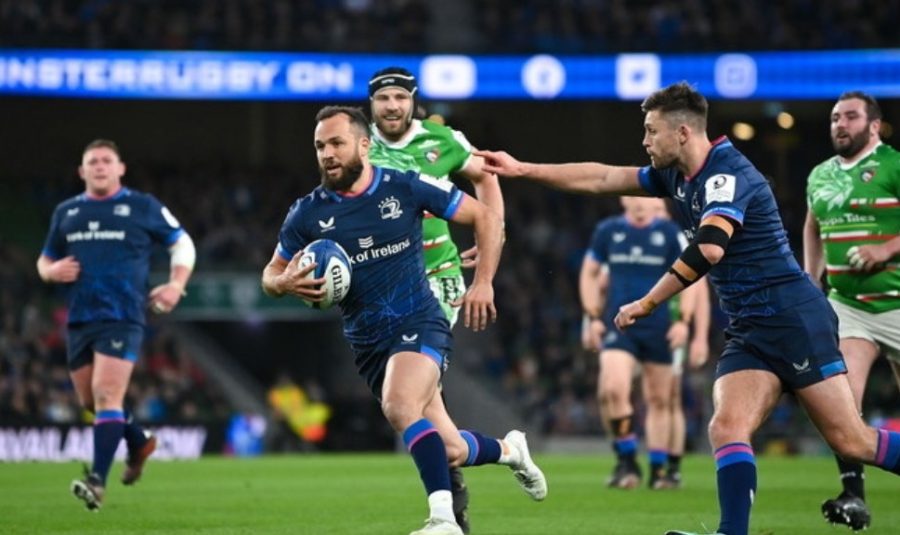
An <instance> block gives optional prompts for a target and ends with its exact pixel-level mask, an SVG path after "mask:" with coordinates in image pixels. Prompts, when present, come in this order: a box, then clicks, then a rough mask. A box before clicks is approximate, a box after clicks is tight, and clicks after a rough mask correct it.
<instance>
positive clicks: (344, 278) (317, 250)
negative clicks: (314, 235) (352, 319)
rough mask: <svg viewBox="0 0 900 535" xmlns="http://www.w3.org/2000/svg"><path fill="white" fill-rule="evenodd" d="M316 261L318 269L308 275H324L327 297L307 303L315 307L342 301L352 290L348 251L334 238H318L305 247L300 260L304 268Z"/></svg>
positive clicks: (327, 305) (324, 288) (329, 306)
mask: <svg viewBox="0 0 900 535" xmlns="http://www.w3.org/2000/svg"><path fill="white" fill-rule="evenodd" d="M313 262H315V263H316V269H314V270H312V271H311V272H310V273H309V275H307V277H309V278H311V279H319V278H322V277H324V278H325V283H324V284H323V285H322V289H323V290H325V297H324V298H323V299H322V301H320V302H318V303H307V304H308V305H310V306H312V307H313V308H321V309H325V308H331V306H332V305H334V304H335V303H340V302H341V301H342V300H343V299H344V297H346V296H347V293H348V292H349V291H350V273H351V272H352V269H351V267H350V257H349V256H347V251H344V248H343V247H341V246H340V245H338V243H337V242H335V241H332V240H316V241H314V242H312V243H310V244H309V245H307V246H306V247H305V248H304V249H303V254H302V255H301V256H300V259H299V261H298V263H299V267H301V268H303V267H305V266H308V265H309V264H311V263H313Z"/></svg>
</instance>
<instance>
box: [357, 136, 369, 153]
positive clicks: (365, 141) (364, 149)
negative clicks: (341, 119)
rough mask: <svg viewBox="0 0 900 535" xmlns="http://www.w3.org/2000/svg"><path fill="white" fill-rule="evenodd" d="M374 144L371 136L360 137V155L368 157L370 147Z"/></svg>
mask: <svg viewBox="0 0 900 535" xmlns="http://www.w3.org/2000/svg"><path fill="white" fill-rule="evenodd" d="M371 144H372V141H371V140H370V139H369V136H360V138H359V143H358V145H357V146H358V147H359V154H360V155H368V154H369V146H370V145H371Z"/></svg>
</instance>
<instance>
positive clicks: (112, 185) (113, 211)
mask: <svg viewBox="0 0 900 535" xmlns="http://www.w3.org/2000/svg"><path fill="white" fill-rule="evenodd" d="M78 173H79V175H80V176H81V178H82V180H84V183H85V191H84V193H82V194H80V195H77V196H75V197H73V198H71V199H68V200H66V201H64V202H62V203H60V204H59V205H58V206H57V207H56V210H55V211H54V212H53V218H52V219H51V222H50V231H49V233H48V235H47V240H46V242H45V245H44V249H43V251H42V252H41V256H40V258H38V261H37V268H38V273H39V274H40V276H41V279H43V280H44V281H45V282H48V283H57V284H62V285H64V286H65V287H66V293H67V304H68V332H67V334H68V365H69V370H70V376H71V378H72V383H73V384H74V385H75V391H76V392H77V393H78V399H79V400H80V402H81V404H82V406H83V407H84V408H85V409H87V410H88V411H91V412H93V413H94V459H93V464H92V467H91V469H90V471H88V472H87V473H86V474H85V477H84V479H80V480H75V481H73V482H72V485H71V490H72V492H73V494H74V495H75V496H76V497H77V498H79V499H80V500H82V501H83V502H84V504H85V505H86V506H87V508H88V509H90V510H94V511H97V510H99V509H100V506H101V504H102V502H103V497H104V494H105V488H106V478H107V475H108V474H109V469H110V466H111V464H112V461H113V457H114V455H115V453H116V449H117V448H118V446H119V442H120V441H121V440H122V439H123V438H124V439H125V443H126V445H127V447H128V455H127V457H126V463H125V464H126V465H125V471H124V472H123V474H122V483H124V484H126V485H131V484H133V483H134V482H136V481H137V480H138V478H140V476H141V473H142V471H143V467H144V463H145V461H146V460H147V457H149V456H150V454H152V453H153V450H154V449H155V448H156V437H154V436H153V435H152V434H151V433H150V432H149V431H145V430H144V429H141V427H140V426H138V425H137V424H135V423H134V422H133V420H132V419H131V417H130V415H128V414H127V413H126V412H125V410H124V406H123V404H124V400H125V393H126V391H127V390H128V381H129V379H130V377H131V372H132V370H133V369H134V363H135V361H136V360H137V358H138V355H139V354H140V350H141V342H142V340H143V337H144V323H145V318H144V309H145V308H146V307H147V306H149V307H150V308H151V309H152V310H153V311H154V312H156V313H158V314H164V313H168V312H171V311H172V309H173V308H175V306H176V305H177V304H178V301H179V300H180V299H181V297H182V295H183V294H184V288H185V285H187V282H188V279H189V278H190V276H191V271H192V270H193V268H194V259H195V256H196V253H195V250H194V243H193V241H191V238H190V236H189V235H188V234H187V233H186V232H185V231H184V229H182V228H181V225H180V224H179V223H178V220H177V219H175V217H174V216H173V215H172V214H171V212H169V210H168V209H167V208H166V207H165V206H163V205H162V204H160V202H159V201H158V200H157V199H156V198H155V197H153V196H152V195H148V194H145V193H141V192H138V191H135V190H132V189H129V188H126V187H123V186H122V176H123V175H124V174H125V164H124V163H123V162H122V160H121V156H120V153H119V148H118V146H117V145H116V144H115V143H114V142H112V141H109V140H105V139H98V140H95V141H92V142H91V143H90V144H88V146H87V147H86V148H85V149H84V153H83V154H82V159H81V166H80V167H79V168H78ZM154 244H161V245H164V246H166V247H168V249H169V253H170V254H171V271H170V276H169V280H168V282H166V283H164V284H161V285H159V286H157V287H155V288H153V289H152V290H151V291H150V293H149V295H148V293H147V277H148V273H149V270H150V254H151V252H152V249H153V246H154Z"/></svg>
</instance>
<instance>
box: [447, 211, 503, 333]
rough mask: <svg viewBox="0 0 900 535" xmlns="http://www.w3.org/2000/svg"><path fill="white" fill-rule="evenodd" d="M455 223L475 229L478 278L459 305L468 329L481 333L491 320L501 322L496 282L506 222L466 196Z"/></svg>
mask: <svg viewBox="0 0 900 535" xmlns="http://www.w3.org/2000/svg"><path fill="white" fill-rule="evenodd" d="M453 221H455V222H457V223H463V224H468V225H473V226H474V227H475V242H476V243H477V244H478V258H477V260H476V264H475V275H474V277H473V279H472V285H471V286H470V287H469V289H468V290H467V291H466V293H465V295H463V297H462V299H461V300H459V301H457V304H459V305H462V307H463V321H464V323H465V325H466V327H471V328H472V330H474V331H480V330H482V329H485V328H486V327H487V325H488V321H490V322H494V321H496V320H497V308H496V307H495V306H494V287H493V281H494V275H495V274H496V273H497V265H498V264H499V263H500V251H501V249H502V248H503V236H502V235H503V222H502V221H501V220H500V217H499V216H498V215H497V214H496V213H494V211H493V210H491V209H490V208H488V207H487V206H486V205H485V204H484V203H482V202H479V201H477V200H475V199H473V198H472V197H470V196H468V195H465V196H463V199H462V202H461V203H460V205H459V208H458V209H457V210H456V213H455V214H454V215H453Z"/></svg>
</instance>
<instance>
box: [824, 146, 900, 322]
mask: <svg viewBox="0 0 900 535" xmlns="http://www.w3.org/2000/svg"><path fill="white" fill-rule="evenodd" d="M898 198H900V152H897V151H896V150H894V148H893V147H890V146H888V145H885V144H883V143H882V144H880V145H878V146H877V147H876V148H875V150H873V151H872V152H871V153H869V154H868V155H866V156H864V157H863V158H862V159H860V160H859V161H858V162H856V163H855V164H853V165H849V166H847V165H841V162H840V160H839V159H838V157H837V156H835V157H832V158H830V159H828V160H826V161H824V162H822V163H821V164H819V165H818V166H816V168H815V169H813V170H812V173H810V175H809V180H808V182H807V186H806V199H807V203H808V204H809V208H810V210H811V211H812V214H813V215H814V216H815V218H816V220H817V221H818V222H819V232H820V233H821V235H822V243H823V244H824V247H825V266H826V273H827V274H828V284H829V286H831V291H830V294H829V295H830V296H831V297H833V298H834V299H836V300H838V301H840V302H842V303H845V304H847V305H849V306H852V307H855V308H858V309H860V310H865V311H867V312H873V313H877V312H884V311H887V310H894V309H897V308H900V261H898V260H900V259H898V258H897V257H894V258H892V259H890V260H889V261H888V263H887V266H886V267H885V268H884V269H883V270H879V271H873V272H868V273H866V272H863V271H859V270H856V269H854V268H852V267H851V266H850V263H849V260H848V258H847V251H848V250H849V249H850V248H851V247H853V246H858V245H866V244H877V243H884V242H885V241H888V240H890V239H892V238H894V237H896V236H898V235H900V200H898Z"/></svg>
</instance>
